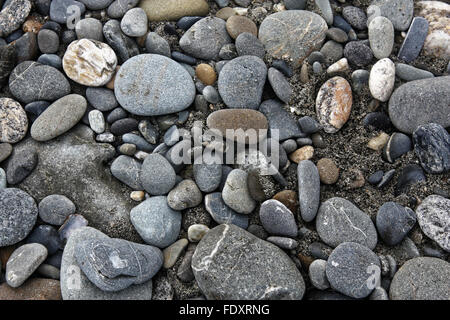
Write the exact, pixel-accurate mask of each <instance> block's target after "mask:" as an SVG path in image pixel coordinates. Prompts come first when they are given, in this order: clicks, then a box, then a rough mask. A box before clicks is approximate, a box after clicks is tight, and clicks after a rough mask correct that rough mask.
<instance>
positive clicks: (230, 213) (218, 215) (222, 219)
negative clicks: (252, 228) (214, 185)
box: [205, 192, 248, 229]
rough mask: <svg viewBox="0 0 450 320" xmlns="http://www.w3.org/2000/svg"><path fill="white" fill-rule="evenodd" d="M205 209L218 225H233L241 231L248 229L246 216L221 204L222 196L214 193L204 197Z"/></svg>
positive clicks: (223, 203)
mask: <svg viewBox="0 0 450 320" xmlns="http://www.w3.org/2000/svg"><path fill="white" fill-rule="evenodd" d="M205 209H206V211H208V213H209V214H210V215H211V217H212V218H213V219H214V221H215V222H217V223H218V224H223V223H227V224H234V225H236V226H238V227H241V228H242V229H247V227H248V216H247V215H243V214H239V213H237V212H235V211H234V210H233V209H231V208H230V207H228V206H227V205H226V204H225V202H223V199H222V194H221V193H220V192H214V193H210V194H207V195H206V196H205Z"/></svg>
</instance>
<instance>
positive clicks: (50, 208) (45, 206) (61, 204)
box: [39, 194, 76, 226]
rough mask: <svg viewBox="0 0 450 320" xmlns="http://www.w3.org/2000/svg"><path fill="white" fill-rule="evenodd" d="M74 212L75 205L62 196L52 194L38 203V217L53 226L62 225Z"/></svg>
mask: <svg viewBox="0 0 450 320" xmlns="http://www.w3.org/2000/svg"><path fill="white" fill-rule="evenodd" d="M75 211H76V207H75V204H74V203H73V202H72V201H71V200H70V199H69V198H67V197H66V196H64V195H59V194H52V195H49V196H47V197H45V198H44V199H42V200H41V202H39V217H40V218H41V219H42V220H43V221H44V222H46V223H50V224H53V225H57V226H60V225H62V224H63V223H64V221H65V220H66V219H67V217H68V216H69V215H71V214H74V213H75Z"/></svg>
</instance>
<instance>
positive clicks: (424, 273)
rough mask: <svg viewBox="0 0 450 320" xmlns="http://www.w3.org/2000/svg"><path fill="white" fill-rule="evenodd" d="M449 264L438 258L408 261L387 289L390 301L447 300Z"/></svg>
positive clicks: (449, 274) (449, 284) (449, 281)
mask: <svg viewBox="0 0 450 320" xmlns="http://www.w3.org/2000/svg"><path fill="white" fill-rule="evenodd" d="M449 286H450V264H449V263H448V262H446V261H444V260H441V259H438V258H429V257H418V258H414V259H411V260H408V261H407V262H406V263H405V264H404V265H403V266H402V267H401V268H400V269H399V270H398V271H397V273H396V274H395V276H394V278H393V279H392V282H391V286H390V289H389V296H390V298H391V299H392V300H449V299H450V292H449V291H448V288H449Z"/></svg>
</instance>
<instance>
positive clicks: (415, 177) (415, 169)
mask: <svg viewBox="0 0 450 320" xmlns="http://www.w3.org/2000/svg"><path fill="white" fill-rule="evenodd" d="M420 181H426V177H425V174H424V173H423V170H422V168H421V167H420V166H418V165H417V164H409V165H407V166H405V167H404V168H403V170H402V172H401V173H400V176H399V177H398V180H397V185H396V186H395V191H394V195H395V196H398V195H400V194H401V193H407V192H408V189H409V187H410V186H411V185H413V184H416V183H418V182H420Z"/></svg>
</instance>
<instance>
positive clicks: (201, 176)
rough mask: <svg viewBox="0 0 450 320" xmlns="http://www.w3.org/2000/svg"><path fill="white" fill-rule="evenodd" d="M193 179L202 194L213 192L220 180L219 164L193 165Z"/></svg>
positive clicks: (220, 167) (220, 169) (220, 168)
mask: <svg viewBox="0 0 450 320" xmlns="http://www.w3.org/2000/svg"><path fill="white" fill-rule="evenodd" d="M194 179H195V182H196V183H197V185H198V188H199V189H200V190H201V191H203V192H213V191H214V190H216V189H217V188H218V187H219V185H220V182H221V180H222V165H221V164H207V163H200V164H194Z"/></svg>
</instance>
